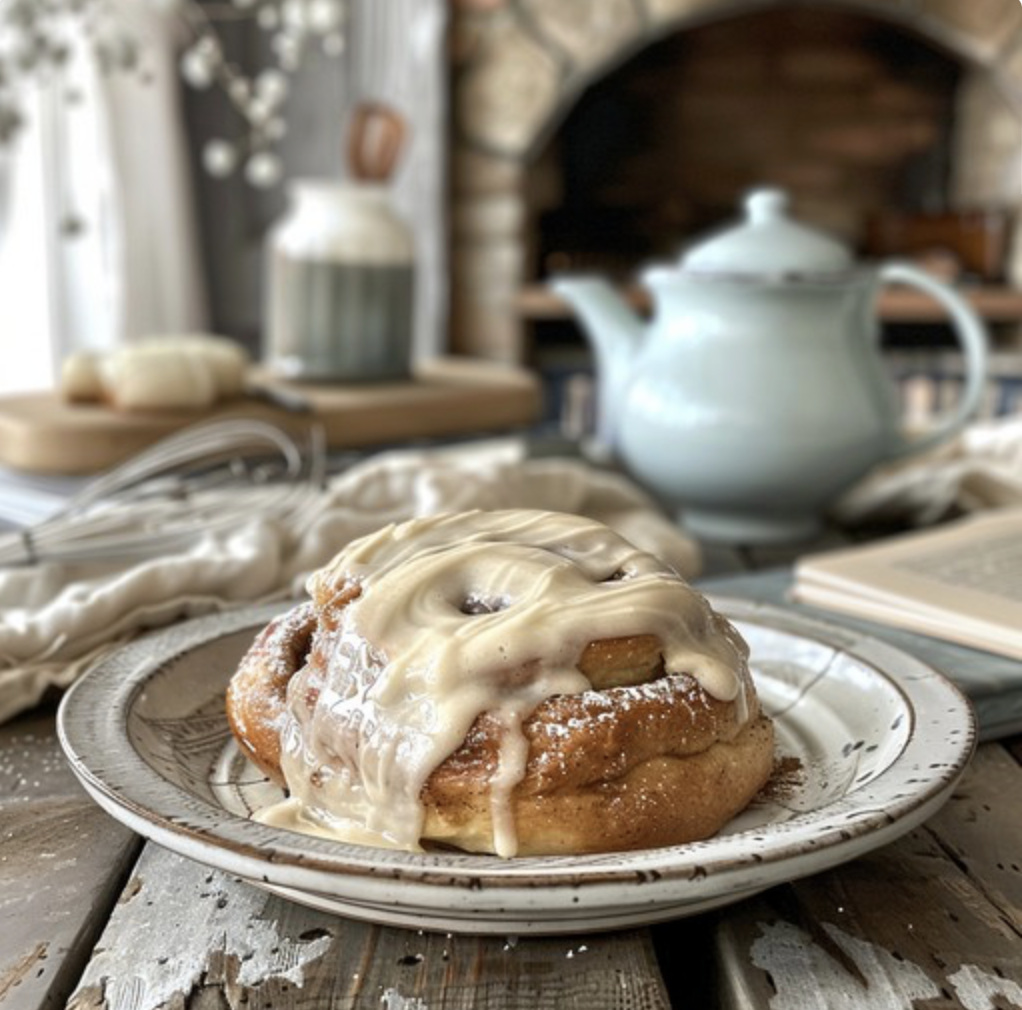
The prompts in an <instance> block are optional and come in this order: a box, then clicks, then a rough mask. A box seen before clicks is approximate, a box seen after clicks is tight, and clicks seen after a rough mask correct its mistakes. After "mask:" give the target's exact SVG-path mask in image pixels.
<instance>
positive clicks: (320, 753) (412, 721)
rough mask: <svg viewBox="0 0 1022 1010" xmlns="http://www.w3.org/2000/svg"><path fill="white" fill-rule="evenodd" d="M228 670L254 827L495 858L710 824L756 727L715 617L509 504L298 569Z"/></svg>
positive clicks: (737, 663)
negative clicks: (264, 799)
mask: <svg viewBox="0 0 1022 1010" xmlns="http://www.w3.org/2000/svg"><path fill="white" fill-rule="evenodd" d="M308 590H309V593H310V597H311V599H310V601H309V602H307V603H304V604H302V605H300V606H299V607H297V608H295V609H294V610H292V611H291V612H289V613H288V614H285V615H283V616H282V617H280V618H278V619H277V620H276V621H274V622H272V623H271V624H270V625H269V626H268V627H267V628H266V629H265V630H264V631H263V632H262V633H261V634H260V635H259V637H258V638H257V639H256V641H255V643H254V644H253V646H252V648H251V649H250V650H249V652H248V654H247V655H246V656H245V658H244V659H243V661H242V663H241V665H240V667H239V669H238V671H237V673H236V674H235V676H234V677H233V679H232V681H231V684H230V686H229V690H228V696H227V709H228V716H229V719H230V723H231V726H232V729H233V731H234V733H235V736H236V738H237V739H238V742H239V745H240V746H241V748H242V750H243V751H244V753H245V754H246V755H248V756H249V757H250V758H251V759H252V760H253V761H254V762H256V763H257V764H258V765H259V766H260V767H261V768H262V769H263V770H264V771H265V772H267V774H269V775H271V776H272V777H273V778H275V779H277V780H278V781H280V782H281V783H282V784H284V785H286V787H287V789H288V791H289V794H290V795H289V798H288V799H287V800H285V801H283V802H282V803H280V804H278V805H276V806H275V807H274V808H271V809H270V810H268V811H264V812H262V813H261V814H260V819H263V820H266V821H269V822H271V823H277V824H281V825H284V826H287V827H292V828H295V829H297V830H304V831H309V832H312V833H316V834H323V835H327V836H329V837H334V838H340V839H343V840H346V841H354V842H361V843H367V844H374V845H384V846H391V847H399V848H404V849H409V850H416V849H419V848H421V847H422V846H423V845H427V846H435V845H441V846H454V847H457V848H459V849H463V850H467V851H471V852H493V853H496V854H498V855H501V856H514V855H538V854H554V853H583V852H609V851H619V850H625V849H637V848H646V847H653V846H662V845H671V844H678V843H681V842H686V841H692V840H695V839H699V838H705V837H708V836H709V835H711V834H713V833H715V832H716V831H718V830H719V829H720V828H721V827H722V826H723V824H725V823H726V822H727V821H728V820H730V819H731V818H732V817H733V816H734V815H735V814H736V813H737V812H738V811H740V810H741V809H742V808H744V807H745V806H746V805H747V804H748V803H749V802H750V800H751V799H752V797H753V796H754V795H755V793H756V792H757V791H758V790H759V789H760V788H761V787H762V785H763V784H764V783H765V781H766V780H767V778H768V777H769V774H770V771H771V769H772V766H773V729H772V725H771V723H770V721H769V719H768V718H767V717H766V716H765V715H764V714H763V713H762V712H761V711H760V707H759V702H758V699H757V697H756V692H755V689H754V687H753V683H752V679H751V676H750V674H749V669H748V664H747V651H748V650H747V647H746V645H745V643H744V641H743V640H742V639H741V637H740V636H739V635H738V633H737V632H736V631H735V629H734V628H733V627H732V626H731V625H730V623H729V622H728V621H727V620H726V619H725V618H724V617H722V616H721V615H719V614H717V613H716V612H715V611H713V610H712V608H711V607H710V606H709V604H708V603H707V601H706V600H705V599H704V598H703V597H702V596H701V595H700V594H698V593H697V592H695V591H694V590H693V589H692V588H691V587H690V586H689V585H688V584H687V583H686V582H685V581H684V580H682V579H681V578H680V577H679V576H678V575H677V574H675V573H674V572H673V571H672V570H671V569H669V568H667V567H666V566H665V565H663V564H661V563H660V562H659V561H657V560H656V559H655V558H653V557H652V556H651V555H649V554H646V553H643V552H641V551H639V550H637V549H636V548H635V547H633V546H632V545H631V544H629V543H628V542H627V541H625V540H623V539H622V538H621V537H619V536H618V535H617V534H615V533H614V532H613V531H611V530H610V529H609V528H607V527H606V526H603V525H602V524H600V523H597V522H595V521H593V520H590V519H584V518H582V517H579V516H572V515H564V514H560V513H549V512H537V511H527V510H509V511H501V512H481V511H478V512H469V513H460V514H456V515H454V514H452V515H442V516H434V517H429V518H424V519H415V520H411V521H409V522H406V523H403V524H400V525H391V526H388V527H386V528H385V529H383V530H381V531H380V532H378V533H376V534H373V535H370V536H368V537H365V538H363V539H361V540H358V541H356V542H354V543H352V544H351V545H349V547H347V548H346V549H345V550H343V551H342V552H341V553H340V554H339V555H338V556H337V557H336V558H335V559H334V560H333V561H332V562H331V563H330V564H329V565H327V566H326V567H325V568H323V569H321V570H320V571H318V572H316V573H315V574H314V575H313V576H312V577H311V578H310V580H309V583H308Z"/></svg>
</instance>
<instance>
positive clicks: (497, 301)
mask: <svg viewBox="0 0 1022 1010" xmlns="http://www.w3.org/2000/svg"><path fill="white" fill-rule="evenodd" d="M810 10H811V11H812V12H813V13H816V14H818V13H820V12H828V13H832V14H834V15H836V16H840V17H845V18H848V19H852V20H855V19H858V23H867V22H872V23H875V24H877V25H881V26H882V25H884V24H887V25H889V26H890V27H891V29H892V30H895V32H896V33H898V34H901V35H903V36H906V37H913V38H916V39H918V40H920V42H921V43H922V42H927V41H928V42H929V43H931V45H932V47H933V50H934V52H935V53H939V52H944V53H946V54H948V56H949V57H950V58H952V59H953V60H957V61H958V64H959V65H960V67H961V74H960V80H959V81H957V82H956V84H955V88H954V92H955V94H954V102H955V130H956V133H957V134H958V139H957V140H952V143H953V144H954V143H957V144H958V145H959V146H960V147H961V148H962V149H966V148H968V149H969V150H971V151H973V153H974V159H973V160H974V161H975V162H976V164H974V165H971V166H961V165H960V166H958V168H957V169H956V173H955V177H956V181H954V182H951V183H949V192H948V199H949V200H951V201H953V202H955V203H958V204H963V203H970V202H975V203H983V202H985V203H990V202H992V201H1004V200H1008V199H1011V200H1014V201H1015V203H1016V204H1020V203H1022V192H1020V190H1022V183H1020V182H1019V180H1018V179H1015V180H1014V192H1011V188H1012V181H1011V179H1010V178H1009V179H1008V181H1005V180H1004V179H1001V178H998V176H999V175H1002V176H1003V175H1005V174H1007V176H1009V177H1010V175H1011V172H1012V171H1013V170H1015V171H1016V174H1017V159H1018V156H1019V151H1018V150H1017V148H1018V147H1019V146H1020V145H1019V140H1018V137H1019V129H1020V127H1019V120H1020V116H1022V7H1020V6H1019V4H1018V2H1017V0H974V2H972V3H970V4H968V5H963V4H961V3H957V2H955V0H915V2H912V3H908V2H880V0H872V2H870V0H862V2H859V3H854V2H843V3H837V2H835V3H819V4H814V5H813V6H812V8H811V9H810V8H809V7H808V6H807V5H800V4H793V3H790V2H764V0H747V2H744V3H742V2H740V3H736V2H734V0H599V2H596V0H475V2H472V0H464V2H463V4H462V5H461V7H460V8H458V12H457V15H456V18H455V28H454V78H453V81H454V84H453V109H454V123H453V137H452V160H451V166H452V176H451V183H452V186H451V194H452V211H453V213H452V250H451V266H452V299H451V304H452V329H453V333H452V340H453V344H454V347H455V349H457V350H462V351H468V352H471V353H475V354H482V355H484V356H488V357H493V358H503V359H507V360H523V359H524V358H526V357H527V354H528V340H527V331H526V328H525V327H524V326H523V323H522V320H521V318H520V317H519V315H518V313H517V311H516V304H517V299H518V296H519V293H520V291H521V288H522V285H523V284H525V283H526V282H528V281H529V280H530V279H531V278H533V277H534V275H535V273H536V264H537V262H538V260H537V257H538V256H539V254H540V252H541V250H539V249H537V236H536V233H535V222H534V218H535V211H536V208H537V207H542V206H543V205H544V204H545V205H546V206H553V205H555V204H556V203H557V201H558V200H559V199H560V198H561V197H562V195H563V194H562V193H559V192H558V185H563V180H558V179H557V178H556V177H555V176H554V174H553V173H551V172H550V171H549V166H548V164H547V163H546V156H547V153H548V151H549V148H550V145H551V138H556V136H557V133H558V130H560V129H561V127H562V125H563V124H564V123H565V122H568V121H570V119H571V117H572V115H573V112H574V111H575V110H576V109H577V108H578V107H579V106H580V104H581V103H582V101H584V99H582V96H583V95H584V94H588V92H587V89H589V90H592V89H593V88H594V87H599V86H600V85H599V83H598V82H602V81H604V80H606V79H609V78H613V77H614V75H615V74H617V73H619V72H620V69H621V68H622V67H623V66H625V65H627V64H629V63H634V62H635V60H636V58H637V57H640V58H641V56H642V54H643V53H644V51H645V50H647V49H649V50H650V51H654V50H656V48H657V47H659V46H663V45H665V44H666V45H670V43H671V40H673V39H678V38H683V37H684V36H685V35H686V34H688V33H690V32H691V33H692V34H695V33H696V32H697V31H698V30H700V29H712V28H713V26H715V25H724V24H738V25H740V24H741V23H742V22H743V21H749V20H754V19H756V18H763V17H765V16H770V15H774V14H777V13H778V12H787V15H786V16H789V17H793V18H796V19H797V18H799V17H804V16H806V15H808V13H809V12H810ZM865 55H867V56H868V55H869V54H868V47H867V52H866V54H865ZM554 142H556V140H555V141H554ZM845 142H846V143H849V144H851V145H852V146H854V142H855V138H854V137H852V136H846V138H845ZM860 142H861V138H860ZM1013 158H1014V159H1015V166H1014V167H1013V164H1012V159H1013ZM781 181H783V180H781ZM803 203H808V205H809V210H810V211H811V213H810V215H809V216H810V217H814V216H815V217H816V218H817V219H818V220H820V222H821V223H823V224H825V225H827V224H831V225H836V226H837V230H839V231H841V230H846V231H848V233H849V234H851V235H854V232H855V227H852V226H849V224H848V222H844V224H842V222H840V221H834V220H830V221H828V219H827V215H826V213H824V207H823V205H822V204H820V205H819V206H817V207H815V208H814V207H813V206H812V200H811V194H807V195H804V196H803ZM835 206H838V204H837V202H836V201H832V202H831V208H832V210H833V208H834V207H835ZM1014 269H1016V270H1018V272H1019V277H1018V280H1019V282H1020V283H1022V270H1019V268H1018V267H1015V268H1014Z"/></svg>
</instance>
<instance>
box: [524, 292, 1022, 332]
mask: <svg viewBox="0 0 1022 1010" xmlns="http://www.w3.org/2000/svg"><path fill="white" fill-rule="evenodd" d="M621 293H622V295H624V296H625V298H626V299H627V300H628V302H629V303H630V304H631V305H632V306H634V307H635V308H636V309H637V310H639V311H647V310H648V309H649V307H650V298H649V294H648V292H647V291H646V290H645V289H643V288H642V287H640V286H639V285H628V286H626V287H623V288H622V289H621ZM959 293H960V294H961V295H963V296H964V297H965V299H966V300H967V301H968V302H969V303H970V304H971V305H972V307H973V308H974V309H975V310H976V312H977V313H978V314H979V315H980V316H981V317H982V318H983V319H984V320H986V321H987V322H988V323H1015V322H1022V290H1020V289H1018V288H1008V287H976V288H960V289H959ZM515 307H516V308H517V310H518V313H519V314H520V315H521V317H522V318H524V319H529V320H533V321H540V320H544V319H570V318H571V316H572V313H571V310H570V309H569V307H568V305H567V303H566V302H565V301H564V300H563V299H561V298H560V297H559V296H558V295H557V294H555V293H554V292H553V291H551V290H550V289H549V288H547V287H545V286H544V285H542V284H532V285H528V286H526V287H524V288H522V290H521V291H520V292H519V295H518V298H517V299H516V302H515ZM878 307H879V312H880V318H881V319H882V320H883V321H884V322H888V323H942V322H944V321H945V320H946V319H947V313H946V312H945V310H944V308H943V307H942V306H941V305H940V304H939V303H938V302H935V301H934V300H933V299H932V298H930V297H929V296H927V295H925V294H923V293H922V292H921V291H915V290H913V289H910V288H886V289H884V291H882V292H881V294H880V300H879V306H878Z"/></svg>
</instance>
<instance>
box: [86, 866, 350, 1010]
mask: <svg viewBox="0 0 1022 1010" xmlns="http://www.w3.org/2000/svg"><path fill="white" fill-rule="evenodd" d="M167 858H168V855H167V854H166V853H164V854H163V861H162V862H161V865H160V872H161V874H164V875H166V874H167V871H168V869H172V868H171V867H168V865H167V862H166V860H167ZM172 858H173V859H175V860H177V861H179V862H183V860H179V858H178V857H172ZM144 867H145V861H144V860H143V863H142V864H141V865H140V869H139V872H138V876H137V877H136V878H135V879H134V880H133V881H132V882H131V883H130V884H129V886H128V888H127V889H126V896H125V898H124V899H122V904H120V905H119V906H118V908H117V910H116V912H115V914H114V917H113V919H112V920H111V927H110V928H109V929H108V931H107V933H106V934H104V936H103V937H102V938H101V940H100V945H99V947H97V950H96V953H95V956H94V957H93V959H92V961H91V962H90V964H89V967H88V969H87V971H86V973H85V975H84V976H83V978H82V980H81V983H80V985H79V987H78V991H77V992H76V994H75V996H74V997H72V1000H71V1004H72V1005H76V1000H77V1005H89V1006H91V1005H93V1003H96V1002H99V1000H97V999H96V995H97V994H102V996H101V999H102V1005H104V1006H105V1008H107V1010H142V1008H151V1007H158V1006H163V1005H164V1004H166V1003H169V1002H170V1001H171V1000H172V999H173V998H174V997H175V996H178V997H180V996H181V995H187V994H188V993H190V992H191V991H192V990H193V989H195V988H196V987H198V986H199V985H200V984H201V982H202V977H203V975H204V974H205V972H206V971H207V969H208V968H209V966H210V962H211V957H213V956H216V955H219V956H220V957H222V958H223V959H225V960H228V959H233V960H236V963H237V965H238V975H237V982H238V984H239V985H241V986H244V987H254V986H258V985H261V984H263V983H265V982H267V981H269V980H270V979H280V980H285V981H287V982H289V983H291V984H292V985H294V986H297V987H299V988H300V987H301V986H302V985H303V984H304V981H305V968H306V966H307V965H309V964H310V963H311V962H313V961H315V960H316V959H317V958H319V957H321V956H322V955H323V954H324V953H326V951H327V950H328V949H329V947H330V944H331V942H332V937H330V936H317V937H310V938H309V939H307V940H303V939H301V938H298V939H291V938H290V937H287V936H283V935H281V932H280V929H279V927H278V924H277V922H276V921H275V920H274V919H272V918H268V917H266V916H265V909H266V906H267V903H268V901H269V896H268V895H267V894H265V893H264V892H262V891H260V890H258V889H256V888H253V887H239V886H237V884H236V883H235V882H234V880H233V878H230V877H227V876H225V875H224V874H222V873H219V872H217V871H214V870H210V871H209V872H208V873H207V874H206V875H204V876H201V877H197V876H196V875H195V874H188V873H184V872H182V873H180V874H179V875H177V877H178V879H179V880H181V881H183V882H185V883H184V886H181V887H179V888H174V887H172V886H166V885H163V886H158V887H152V888H150V886H149V883H148V880H147V877H146V872H145V869H144ZM189 882H190V883H189ZM211 936H212V937H217V938H218V942H217V944H216V946H215V948H212V949H211V946H210V937H211Z"/></svg>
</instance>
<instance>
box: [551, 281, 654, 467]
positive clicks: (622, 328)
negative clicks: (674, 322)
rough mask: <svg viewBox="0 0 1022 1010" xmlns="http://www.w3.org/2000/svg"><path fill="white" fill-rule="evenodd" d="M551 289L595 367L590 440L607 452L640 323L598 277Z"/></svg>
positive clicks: (556, 283) (635, 354) (639, 336)
mask: <svg viewBox="0 0 1022 1010" xmlns="http://www.w3.org/2000/svg"><path fill="white" fill-rule="evenodd" d="M551 288H552V289H553V290H554V291H555V292H556V293H557V294H558V295H560V296H561V298H563V299H564V300H565V301H566V302H567V303H568V305H569V306H570V307H571V309H572V311H573V312H574V313H575V315H576V316H577V317H578V319H579V321H580V322H581V324H582V332H583V334H584V335H585V336H586V338H587V340H588V341H589V344H590V346H591V347H592V350H593V356H594V358H595V364H596V441H597V443H598V445H599V446H600V448H601V449H603V450H605V451H608V452H609V451H612V450H613V448H614V446H615V444H616V442H617V428H618V410H619V408H620V405H621V403H622V401H623V398H624V392H625V389H626V387H627V384H628V381H629V379H630V377H631V374H632V369H633V365H634V363H635V359H636V358H637V357H638V354H639V349H640V347H641V346H642V343H643V339H642V335H643V331H644V329H645V324H644V323H643V321H642V320H641V319H640V318H639V316H638V315H637V314H636V313H635V312H634V311H633V310H632V309H631V307H630V306H629V305H628V304H627V303H626V302H625V300H624V299H623V298H622V297H621V296H620V295H619V294H618V293H617V291H615V290H614V288H613V287H612V286H611V285H610V284H609V283H607V281H605V280H603V279H602V278H599V277H590V276H574V277H559V278H557V279H555V280H554V281H553V282H552V283H551Z"/></svg>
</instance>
